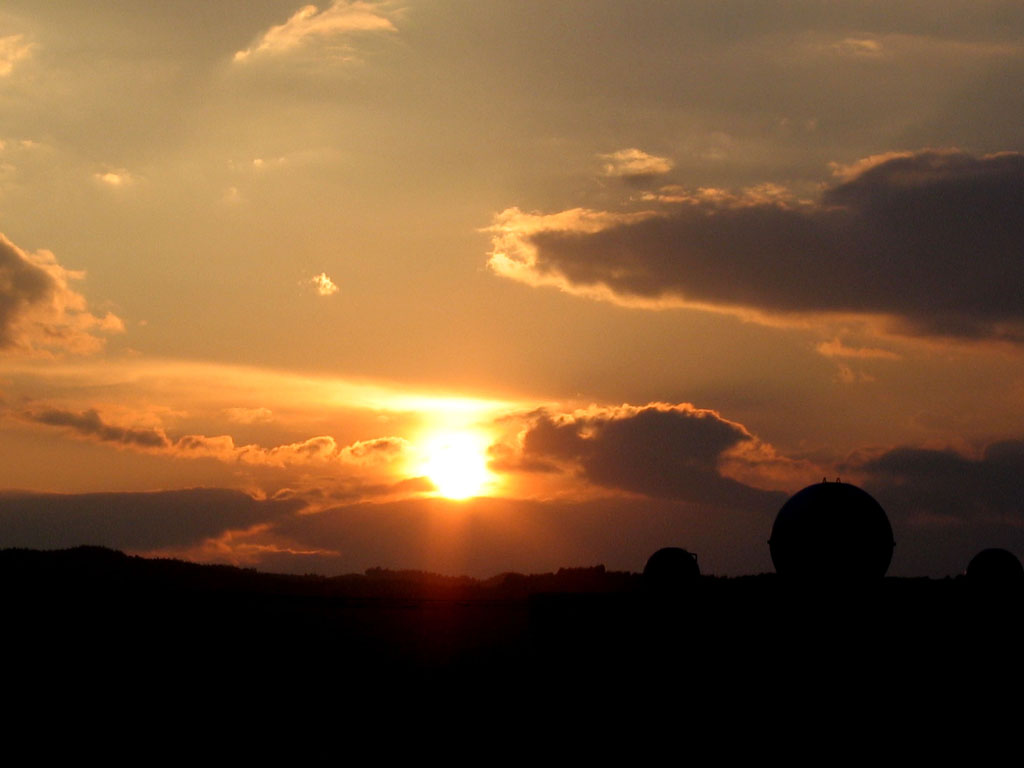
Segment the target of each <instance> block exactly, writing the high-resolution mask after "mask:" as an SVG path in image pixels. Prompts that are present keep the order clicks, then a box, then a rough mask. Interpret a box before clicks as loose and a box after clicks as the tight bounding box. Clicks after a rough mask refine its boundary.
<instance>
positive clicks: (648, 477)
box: [504, 403, 784, 509]
mask: <svg viewBox="0 0 1024 768" xmlns="http://www.w3.org/2000/svg"><path fill="white" fill-rule="evenodd" d="M756 442H757V441H756V439H755V438H754V436H753V435H751V434H750V433H749V432H748V431H747V430H746V429H745V428H744V427H743V426H742V425H740V424H737V423H735V422H732V421H728V420H727V419H724V418H722V417H721V416H720V415H719V414H717V413H716V412H715V411H710V410H703V409H698V408H694V407H693V406H692V405H689V404H688V403H681V404H678V405H668V404H664V403H651V404H648V405H645V406H633V405H622V406H619V407H615V408H600V407H595V406H592V407H591V408H589V409H587V410H584V411H577V412H575V413H572V414H551V413H549V412H547V411H545V410H541V411H538V412H536V413H535V414H533V415H532V416H531V417H530V419H529V421H528V425H527V427H526V429H525V430H524V431H523V432H522V434H521V436H520V448H519V454H518V463H516V460H511V461H510V460H509V458H508V457H507V456H506V458H505V462H504V464H505V468H508V469H512V468H516V467H518V468H520V469H524V470H528V471H537V470H542V471H544V470H547V471H552V470H554V469H556V468H559V467H567V468H569V469H571V470H573V471H575V472H576V473H578V475H579V476H580V477H581V478H583V479H585V480H586V481H588V482H589V483H592V484H594V485H597V486H600V487H602V488H610V489H616V490H622V491H628V492H632V493H640V494H643V495H645V496H650V497H652V498H669V499H677V500H682V501H687V502H692V503H696V504H707V505H711V506H716V507H740V508H746V509H750V508H768V509H771V508H772V507H773V506H777V505H778V504H779V503H781V500H783V499H784V496H782V495H781V494H778V493H776V492H773V491H764V490H761V489H759V488H754V487H751V486H749V485H746V484H744V483H742V482H739V481H737V480H735V479H733V478H731V477H727V476H726V475H724V474H723V473H722V471H721V464H722V463H723V461H724V460H725V458H726V457H727V456H728V455H729V454H730V453H731V452H732V451H734V450H736V449H739V448H740V447H741V446H744V445H745V444H748V443H749V444H753V443H756Z"/></svg>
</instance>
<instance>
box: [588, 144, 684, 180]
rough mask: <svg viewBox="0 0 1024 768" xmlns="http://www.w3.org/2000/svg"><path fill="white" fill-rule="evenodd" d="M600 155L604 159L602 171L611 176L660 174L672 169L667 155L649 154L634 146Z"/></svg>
mask: <svg viewBox="0 0 1024 768" xmlns="http://www.w3.org/2000/svg"><path fill="white" fill-rule="evenodd" d="M600 157H601V159H602V160H604V161H605V164H604V167H603V168H602V172H603V173H604V175H605V176H610V177H613V178H616V177H621V178H643V177H646V176H660V175H662V174H665V173H668V172H669V171H671V170H672V161H671V160H669V159H668V158H667V157H658V156H657V155H649V154H647V153H646V152H644V151H643V150H642V149H637V148H636V147H630V148H628V149H620V150H618V151H616V152H610V153H608V154H606V155H600Z"/></svg>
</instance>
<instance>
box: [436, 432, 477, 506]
mask: <svg viewBox="0 0 1024 768" xmlns="http://www.w3.org/2000/svg"><path fill="white" fill-rule="evenodd" d="M424 453H425V454H426V461H425V462H424V463H423V465H422V469H421V471H422V472H423V474H424V475H426V476H427V477H428V478H430V482H432V483H433V484H434V485H435V486H436V487H437V492H438V493H439V494H440V495H442V496H444V497H446V498H449V499H468V498H469V497H470V496H479V495H480V494H481V493H482V492H483V490H484V487H485V486H486V485H487V483H488V482H489V481H490V480H491V473H490V470H488V469H487V440H486V439H485V438H484V437H483V436H482V435H477V434H474V433H472V432H446V433H443V434H438V435H435V436H433V437H432V438H430V440H429V441H428V442H427V444H426V446H425V448H424Z"/></svg>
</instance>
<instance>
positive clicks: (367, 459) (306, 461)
mask: <svg viewBox="0 0 1024 768" xmlns="http://www.w3.org/2000/svg"><path fill="white" fill-rule="evenodd" d="M239 410H243V411H251V410H256V411H257V412H260V411H262V410H266V409H239ZM268 413H269V411H268ZM21 416H22V418H23V419H25V420H26V421H29V422H32V423H35V424H43V425H46V426H50V427H62V428H65V429H68V430H70V431H71V432H73V433H74V434H77V435H79V436H81V437H84V438H86V439H88V440H92V441H95V442H98V443H107V444H112V445H115V446H118V447H121V448H129V449H135V450H142V451H147V452H157V453H164V454H168V455H172V456H175V457H178V458H189V459H201V458H211V459H217V460H218V461H223V462H226V463H240V464H248V465H254V466H265V467H278V468H284V467H291V466H309V465H327V464H344V465H348V466H360V467H366V466H372V465H380V464H386V463H388V462H392V461H396V460H399V459H401V458H403V457H404V456H405V453H406V451H408V450H409V443H408V442H407V441H406V440H405V439H404V438H401V437H381V438H375V439H372V440H365V441H356V442H354V443H352V444H351V445H345V446H339V445H338V443H337V441H335V439H334V438H333V437H331V436H330V435H318V436H316V437H311V438H308V439H306V440H302V441H299V442H295V443H286V444H283V445H277V446H273V447H270V448H264V447H263V446H260V445H254V444H252V445H236V444H235V440H234V438H233V437H232V436H231V435H214V436H209V435H183V436H181V437H179V438H177V439H172V438H170V437H168V436H167V434H166V433H165V432H164V430H163V429H161V428H159V427H122V426H117V425H114V424H110V423H108V422H106V421H104V420H103V418H102V417H101V416H100V414H99V413H98V412H97V411H96V410H95V409H93V408H90V409H88V410H86V411H83V412H81V413H75V412H73V411H67V410H61V409H57V408H48V409H43V410H34V411H26V412H24V413H22V414H21Z"/></svg>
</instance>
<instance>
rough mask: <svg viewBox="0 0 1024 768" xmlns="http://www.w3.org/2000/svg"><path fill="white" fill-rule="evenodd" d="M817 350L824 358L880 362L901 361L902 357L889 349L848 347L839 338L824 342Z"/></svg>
mask: <svg viewBox="0 0 1024 768" xmlns="http://www.w3.org/2000/svg"><path fill="white" fill-rule="evenodd" d="M815 349H816V350H817V351H818V354H819V355H823V356H824V357H849V358H858V359H864V358H877V359H880V360H899V359H900V356H899V355H898V354H896V353H895V352H893V351H891V350H888V349H878V348H876V347H848V346H846V345H845V344H843V342H842V341H840V340H839V339H838V338H835V339H832V340H831V341H823V342H821V343H820V344H818V345H817V346H816V347H815Z"/></svg>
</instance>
